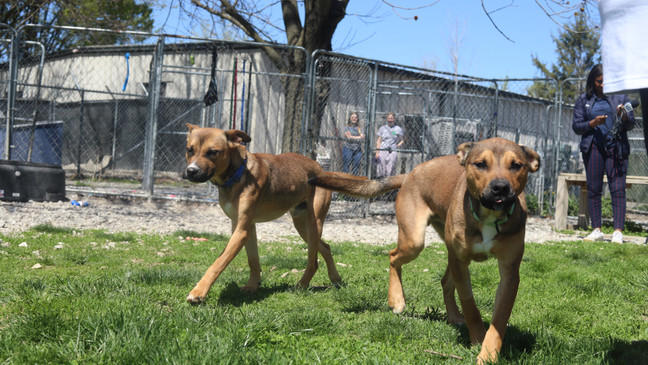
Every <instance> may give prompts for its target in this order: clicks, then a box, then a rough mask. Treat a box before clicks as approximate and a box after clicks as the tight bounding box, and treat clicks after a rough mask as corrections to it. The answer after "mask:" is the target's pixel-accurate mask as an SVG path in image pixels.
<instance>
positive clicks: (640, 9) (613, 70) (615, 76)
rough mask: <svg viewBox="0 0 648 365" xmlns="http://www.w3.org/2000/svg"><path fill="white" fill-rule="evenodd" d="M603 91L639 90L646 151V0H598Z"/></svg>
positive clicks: (647, 122)
mask: <svg viewBox="0 0 648 365" xmlns="http://www.w3.org/2000/svg"><path fill="white" fill-rule="evenodd" d="M599 14H600V16H601V58H602V61H603V62H602V63H603V69H604V70H605V85H604V92H605V93H606V94H614V93H623V94H628V93H632V92H639V96H640V98H641V111H642V113H641V114H642V119H643V127H644V128H643V133H644V144H645V147H646V152H647V153H648V46H647V43H646V42H648V33H647V32H646V30H645V27H646V21H648V1H638V0H600V1H599Z"/></svg>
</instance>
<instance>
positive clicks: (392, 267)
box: [387, 198, 430, 313]
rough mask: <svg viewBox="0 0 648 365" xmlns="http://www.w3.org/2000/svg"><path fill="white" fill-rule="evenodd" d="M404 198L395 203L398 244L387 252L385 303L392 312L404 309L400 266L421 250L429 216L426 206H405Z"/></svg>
mask: <svg viewBox="0 0 648 365" xmlns="http://www.w3.org/2000/svg"><path fill="white" fill-rule="evenodd" d="M404 200H407V199H406V198H405V199H399V201H398V202H397V204H396V205H397V207H396V216H397V218H398V246H396V248H395V249H393V250H391V251H390V252H389V291H388V298H387V303H388V304H389V307H390V308H391V309H392V311H393V312H394V313H401V312H402V311H403V310H404V309H405V294H404V293H403V283H402V280H401V268H402V266H403V265H405V264H406V263H408V262H410V261H412V260H414V259H415V258H416V257H417V256H418V255H419V254H420V253H421V251H422V250H423V247H424V245H425V227H426V226H427V222H428V218H429V216H430V211H429V209H428V208H427V206H425V207H422V206H421V207H420V208H419V207H416V208H415V207H414V206H413V205H415V204H411V205H409V206H406V204H405V202H404ZM399 203H400V204H399ZM399 207H400V209H399Z"/></svg>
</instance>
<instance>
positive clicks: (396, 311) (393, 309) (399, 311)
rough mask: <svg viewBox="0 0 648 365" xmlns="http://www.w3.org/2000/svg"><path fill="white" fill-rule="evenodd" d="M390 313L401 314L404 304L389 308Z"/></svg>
mask: <svg viewBox="0 0 648 365" xmlns="http://www.w3.org/2000/svg"><path fill="white" fill-rule="evenodd" d="M391 309H392V312H394V314H401V313H403V311H404V310H405V303H398V304H395V305H392V306H391Z"/></svg>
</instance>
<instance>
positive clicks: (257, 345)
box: [0, 226, 648, 364]
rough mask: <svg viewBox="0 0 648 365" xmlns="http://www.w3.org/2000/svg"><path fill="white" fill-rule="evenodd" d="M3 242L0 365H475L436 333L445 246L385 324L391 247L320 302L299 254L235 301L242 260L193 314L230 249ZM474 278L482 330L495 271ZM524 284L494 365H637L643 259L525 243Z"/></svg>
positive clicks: (111, 241)
mask: <svg viewBox="0 0 648 365" xmlns="http://www.w3.org/2000/svg"><path fill="white" fill-rule="evenodd" d="M180 236H182V237H185V236H201V237H206V238H208V240H207V241H186V240H182V239H181V238H180ZM0 238H1V239H2V243H0V244H1V246H0V363H10V364H13V363H16V364H34V363H39V364H43V363H66V364H67V363H110V364H115V363H120V364H134V363H146V364H160V363H180V364H185V363H191V364H198V363H206V364H215V363H228V364H229V363H237V364H238V363H252V364H256V363H264V364H265V363H273V364H289V363H293V364H312V363H326V364H331V363H333V364H348V363H353V364H357V363H362V364H364V363H371V364H374V363H377V364H383V363H389V364H393V363H398V364H420V363H433V364H436V363H449V364H472V363H474V361H475V357H476V355H477V354H478V352H479V346H472V347H471V346H470V344H469V341H468V333H467V330H466V329H465V327H455V326H452V325H448V324H447V323H446V322H445V320H444V316H445V307H444V306H443V299H442V294H441V286H440V283H439V280H440V278H441V275H442V274H443V271H444V269H445V260H446V252H445V247H444V246H443V245H442V244H441V243H439V244H434V245H432V246H431V247H428V248H427V249H426V250H424V251H423V253H422V254H421V256H420V257H419V258H418V259H417V260H415V261H413V262H412V263H410V264H408V265H406V266H404V268H403V281H404V283H403V285H404V288H405V294H406V296H407V300H408V307H407V309H406V312H405V313H404V314H402V315H394V314H392V313H391V312H390V310H389V308H388V307H387V275H388V273H387V267H388V255H387V252H388V250H389V249H391V248H392V247H393V245H392V246H389V247H386V246H370V245H365V244H357V243H353V242H347V243H333V244H332V245H331V246H332V249H333V255H334V257H335V260H336V262H337V263H338V265H339V266H338V269H339V271H340V274H341V275H342V277H343V278H344V280H345V285H344V286H343V287H341V288H339V289H337V288H333V287H330V285H329V284H330V283H329V282H328V278H327V276H326V269H325V267H324V264H323V262H321V261H322V260H320V270H319V271H318V273H317V275H316V276H315V278H314V279H313V281H312V283H311V285H312V286H313V287H312V288H311V289H309V290H296V289H294V288H293V287H294V285H295V284H296V283H297V281H298V279H299V278H300V276H301V272H300V271H301V270H302V269H303V268H304V267H305V262H306V247H305V245H304V244H303V243H296V244H279V243H272V242H271V243H261V245H260V255H261V264H262V267H263V270H264V271H263V282H262V286H261V288H260V290H259V291H258V292H257V293H256V294H253V295H248V294H245V293H243V292H241V291H240V290H239V286H242V285H243V284H245V282H246V281H247V276H248V268H247V260H246V257H245V253H244V252H242V253H241V254H240V255H239V256H238V257H237V258H236V259H235V260H234V262H233V263H232V264H231V265H230V266H229V267H228V268H227V270H225V272H224V273H223V275H222V276H221V277H220V278H219V279H218V280H217V281H216V283H215V285H214V286H213V287H212V289H211V291H210V294H209V296H208V299H207V302H206V303H205V304H204V305H199V306H191V305H189V304H187V303H186V302H185V297H186V296H187V294H188V293H189V291H190V290H191V289H192V288H193V285H194V284H195V283H196V281H197V280H198V279H199V278H200V277H201V275H202V274H203V272H204V270H206V268H207V267H208V266H209V265H210V264H211V263H212V261H213V260H214V259H215V258H216V257H217V255H218V254H219V253H220V252H221V250H222V249H223V247H224V246H225V244H226V242H227V238H228V237H224V236H219V235H209V234H201V233H194V232H178V233H177V234H175V235H168V236H158V235H138V234H135V233H122V234H109V233H105V232H103V231H73V230H68V229H59V228H54V227H49V226H41V227H35V228H34V229H32V230H30V231H28V232H25V233H23V234H20V235H16V236H0ZM295 241H296V242H299V241H297V239H295ZM23 242H26V243H27V247H20V246H19V245H20V244H21V243H23ZM23 246H24V245H23ZM55 246H56V247H55ZM36 264H40V265H41V267H40V268H33V267H34V265H36ZM471 272H472V282H473V288H474V292H475V297H476V300H477V304H478V306H479V308H480V309H481V311H482V315H483V316H484V320H485V321H488V320H489V319H490V315H491V311H492V307H493V302H494V296H495V289H496V286H497V283H498V281H499V277H498V273H497V264H496V261H494V260H489V261H486V262H484V263H473V264H472V265H471ZM521 277H522V278H521V283H520V291H519V294H518V299H517V301H516V303H515V307H514V309H513V315H512V317H511V320H510V322H509V324H510V326H509V329H508V332H507V334H506V337H505V341H504V346H503V350H502V357H501V363H504V364H507V363H515V364H518V363H522V364H600V363H605V364H616V363H618V364H632V363H637V364H645V363H648V247H645V246H637V245H630V244H627V245H617V244H612V243H607V242H606V243H584V242H560V243H546V244H536V243H527V246H526V253H525V256H524V262H523V263H522V268H521Z"/></svg>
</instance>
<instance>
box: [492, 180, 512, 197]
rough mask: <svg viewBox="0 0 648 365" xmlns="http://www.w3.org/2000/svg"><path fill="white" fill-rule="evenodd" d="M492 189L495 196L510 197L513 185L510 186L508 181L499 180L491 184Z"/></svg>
mask: <svg viewBox="0 0 648 365" xmlns="http://www.w3.org/2000/svg"><path fill="white" fill-rule="evenodd" d="M490 188H491V190H492V191H493V194H495V195H508V194H509V192H510V191H511V184H509V182H508V180H505V179H497V180H493V181H492V182H491V183H490Z"/></svg>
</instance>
